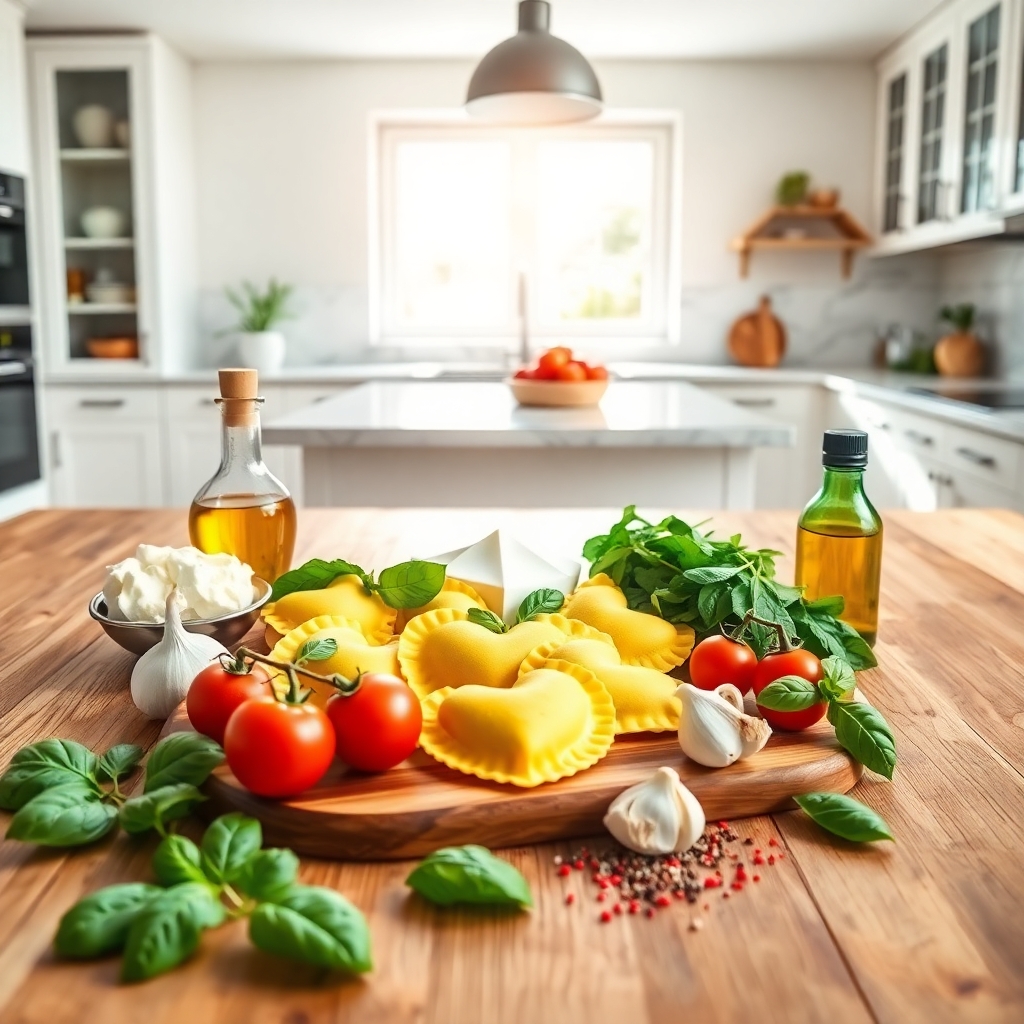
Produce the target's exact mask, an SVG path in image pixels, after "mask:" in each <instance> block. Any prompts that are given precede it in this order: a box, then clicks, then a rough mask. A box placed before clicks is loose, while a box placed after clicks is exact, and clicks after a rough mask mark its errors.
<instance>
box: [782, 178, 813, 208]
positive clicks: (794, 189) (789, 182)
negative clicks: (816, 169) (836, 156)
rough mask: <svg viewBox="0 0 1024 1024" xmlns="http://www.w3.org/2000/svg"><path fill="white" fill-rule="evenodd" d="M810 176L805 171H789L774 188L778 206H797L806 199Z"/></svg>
mask: <svg viewBox="0 0 1024 1024" xmlns="http://www.w3.org/2000/svg"><path fill="white" fill-rule="evenodd" d="M810 183H811V176H810V175H809V174H808V173H807V172H806V171H790V172H789V173H788V174H784V175H783V176H782V179H781V180H780V181H779V183H778V185H776V186H775V198H776V199H777V200H778V203H779V206H799V205H800V204H801V203H803V202H804V201H805V200H806V199H807V188H808V186H809V185H810Z"/></svg>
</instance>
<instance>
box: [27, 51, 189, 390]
mask: <svg viewBox="0 0 1024 1024" xmlns="http://www.w3.org/2000/svg"><path fill="white" fill-rule="evenodd" d="M27 47H28V53H29V60H30V69H31V74H30V79H29V84H30V97H31V103H32V128H33V144H34V161H33V166H34V171H35V176H34V181H35V186H36V187H35V195H36V201H37V209H38V228H37V231H36V238H37V245H38V248H39V256H40V259H39V265H40V280H39V289H38V290H39V293H40V299H41V301H40V302H39V304H38V305H39V309H40V317H41V328H42V329H41V332H40V336H41V338H42V339H43V342H44V344H43V346H42V355H43V363H44V370H45V371H46V373H47V375H48V376H50V377H53V376H56V375H60V376H63V377H69V376H70V377H77V378H81V379H88V377H89V375H90V374H102V375H103V376H104V377H109V376H110V375H111V374H117V373H120V372H123V373H131V374H133V375H134V376H136V377H137V376H138V375H139V374H140V373H149V374H152V376H153V377H154V378H158V377H159V376H160V375H161V374H162V373H168V372H174V371H177V370H180V369H182V368H183V367H184V366H186V365H188V364H189V362H190V361H191V360H192V359H193V357H194V346H195V344H196V322H195V320H196V317H195V309H196V286H195V278H194V274H195V267H196V265H197V258H196V246H195V208H194V206H195V204H194V199H193V187H194V170H193V166H192V141H191V140H192V132H191V126H190V119H191V109H192V101H191V93H190V88H191V86H190V83H191V70H190V65H189V64H188V62H187V61H185V59H184V58H182V57H181V56H180V55H179V54H178V53H177V52H176V51H174V50H173V49H171V48H170V47H169V46H167V45H166V44H164V43H163V42H161V41H160V40H159V39H157V38H156V37H153V36H148V35H126V36H73V37H59V36H40V37H34V38H32V39H30V40H29V41H28V43H27ZM89 105H99V106H102V107H105V108H107V109H108V110H110V111H111V112H112V114H113V117H114V118H115V119H116V120H117V122H118V123H123V124H124V125H126V129H125V130H126V131H127V133H128V136H129V137H128V140H127V143H128V144H127V145H123V142H124V139H123V138H122V139H116V138H115V139H114V140H112V141H111V143H110V145H109V146H103V147H99V148H86V147H84V146H83V145H82V144H81V140H80V139H79V137H78V135H77V133H76V131H75V128H74V118H75V114H76V112H77V111H78V110H79V109H81V108H83V107H85V106H89ZM97 206H104V207H113V208H114V209H116V210H117V211H118V212H119V213H120V214H121V215H122V219H123V224H122V225H121V228H120V231H119V232H118V233H117V234H116V236H115V237H103V238H98V237H93V236H87V235H86V232H85V229H84V226H83V222H82V215H83V213H85V212H86V211H87V210H89V209H90V208H93V207H97ZM68 269H77V270H80V271H82V272H83V273H84V275H85V276H86V280H87V281H88V280H91V279H95V278H98V276H99V275H100V274H101V272H103V273H104V274H107V275H109V277H111V278H112V279H113V280H114V281H116V282H117V283H120V284H123V285H125V286H127V288H128V291H127V292H125V294H124V296H123V297H121V298H120V299H119V301H116V302H108V303H101V302H89V301H82V302H74V303H72V302H69V301H68V294H67V270H68ZM86 298H88V293H86ZM111 336H114V337H135V338H137V339H138V348H139V354H138V358H137V359H119V360H101V359H96V358H92V357H90V355H89V351H88V342H89V341H90V339H93V338H101V337H111Z"/></svg>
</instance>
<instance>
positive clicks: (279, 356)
mask: <svg viewBox="0 0 1024 1024" xmlns="http://www.w3.org/2000/svg"><path fill="white" fill-rule="evenodd" d="M284 352H285V340H284V335H283V334H282V333H281V332H280V331H258V332H255V333H252V334H240V335H239V336H238V358H239V359H240V360H241V362H242V366H250V367H252V368H253V369H254V370H258V371H259V372H260V373H261V374H263V375H267V374H274V373H277V372H278V371H279V370H280V369H281V367H282V366H283V365H284Z"/></svg>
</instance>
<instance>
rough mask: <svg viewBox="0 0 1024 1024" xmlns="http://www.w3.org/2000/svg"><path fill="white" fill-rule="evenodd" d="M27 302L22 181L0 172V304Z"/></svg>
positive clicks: (13, 304)
mask: <svg viewBox="0 0 1024 1024" xmlns="http://www.w3.org/2000/svg"><path fill="white" fill-rule="evenodd" d="M27 305H28V244H27V242H26V239H25V181H24V179H23V178H19V177H18V176H17V175H14V174H3V173H0V307H2V306H27Z"/></svg>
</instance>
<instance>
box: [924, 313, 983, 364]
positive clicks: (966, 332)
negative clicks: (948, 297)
mask: <svg viewBox="0 0 1024 1024" xmlns="http://www.w3.org/2000/svg"><path fill="white" fill-rule="evenodd" d="M974 314H975V309H974V306H973V304H972V303H970V302H962V303H960V304H959V305H957V306H943V307H942V309H941V310H940V312H939V319H940V320H942V321H943V322H945V323H948V324H949V325H950V326H951V327H952V328H953V330H952V331H951V332H950V333H949V334H947V335H945V336H944V337H942V338H940V339H939V340H938V341H937V342H936V344H935V349H934V352H933V355H934V357H935V368H936V369H937V370H938V371H939V373H941V374H942V375H943V376H944V377H977V376H978V375H979V374H980V373H981V372H982V370H983V369H984V368H985V348H984V346H983V345H982V344H981V342H980V341H979V340H978V337H977V335H975V334H974V332H973V330H972V328H973V327H974Z"/></svg>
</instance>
